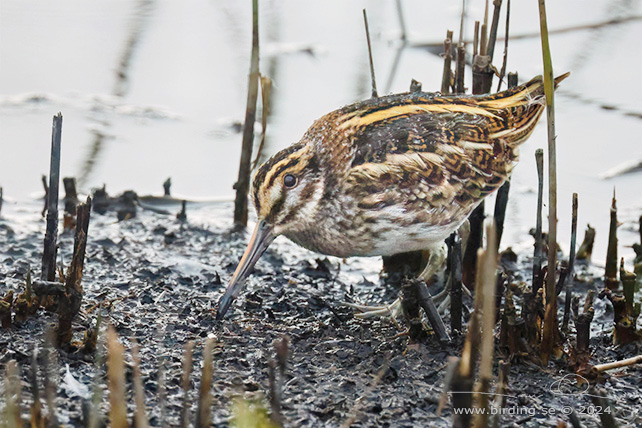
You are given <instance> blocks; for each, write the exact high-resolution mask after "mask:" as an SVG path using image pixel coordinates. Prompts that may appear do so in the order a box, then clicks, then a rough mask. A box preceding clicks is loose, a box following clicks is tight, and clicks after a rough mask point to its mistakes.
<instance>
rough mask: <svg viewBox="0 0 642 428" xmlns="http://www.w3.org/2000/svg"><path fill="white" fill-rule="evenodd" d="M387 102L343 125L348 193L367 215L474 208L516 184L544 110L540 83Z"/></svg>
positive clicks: (344, 119)
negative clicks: (510, 181)
mask: <svg viewBox="0 0 642 428" xmlns="http://www.w3.org/2000/svg"><path fill="white" fill-rule="evenodd" d="M563 77H565V76H562V77H561V78H563ZM561 78H558V81H559V80H561ZM556 83H557V82H556ZM385 98H387V99H385V100H380V101H379V102H378V103H375V102H374V101H376V100H374V101H369V102H368V103H365V104H364V105H362V106H361V107H360V108H356V109H353V110H352V111H348V112H343V114H342V115H341V116H339V117H337V118H336V120H337V121H338V125H337V128H338V129H339V130H341V129H343V130H345V132H346V133H348V134H349V138H350V142H351V143H350V144H348V145H346V146H349V147H351V148H352V150H351V156H350V157H349V160H350V165H349V168H348V169H347V171H346V177H347V179H346V185H347V186H348V189H347V191H349V192H351V193H352V194H354V195H360V196H359V198H361V206H362V208H372V209H377V208H382V207H384V206H386V205H390V204H393V203H395V201H397V202H398V201H399V200H403V201H406V203H408V204H422V205H424V206H425V207H426V208H431V207H432V208H439V209H443V208H444V207H446V206H448V205H451V204H453V203H456V204H457V205H459V206H461V207H462V208H465V209H468V208H470V207H472V206H474V205H475V204H476V203H477V202H479V201H480V200H481V199H483V198H484V197H485V196H487V195H488V194H489V193H491V192H492V191H493V190H495V189H497V188H498V187H499V186H501V184H502V183H503V182H504V180H505V179H506V178H507V177H508V175H509V174H510V171H511V170H512V167H513V163H514V161H516V160H517V151H516V149H517V146H519V145H520V144H521V143H523V142H524V141H525V140H526V139H527V138H528V137H529V136H530V135H531V133H532V131H533V129H534V127H535V125H536V124H537V121H538V119H539V117H540V116H541V113H542V111H543V106H544V96H543V84H542V79H541V78H540V77H537V78H535V79H533V80H531V81H530V82H528V83H525V84H524V85H521V86H518V87H516V88H512V89H510V90H507V91H504V92H501V93H498V94H493V95H488V96H439V95H434V94H423V93H415V94H405V95H394V96H391V97H385ZM344 144H345V140H344Z"/></svg>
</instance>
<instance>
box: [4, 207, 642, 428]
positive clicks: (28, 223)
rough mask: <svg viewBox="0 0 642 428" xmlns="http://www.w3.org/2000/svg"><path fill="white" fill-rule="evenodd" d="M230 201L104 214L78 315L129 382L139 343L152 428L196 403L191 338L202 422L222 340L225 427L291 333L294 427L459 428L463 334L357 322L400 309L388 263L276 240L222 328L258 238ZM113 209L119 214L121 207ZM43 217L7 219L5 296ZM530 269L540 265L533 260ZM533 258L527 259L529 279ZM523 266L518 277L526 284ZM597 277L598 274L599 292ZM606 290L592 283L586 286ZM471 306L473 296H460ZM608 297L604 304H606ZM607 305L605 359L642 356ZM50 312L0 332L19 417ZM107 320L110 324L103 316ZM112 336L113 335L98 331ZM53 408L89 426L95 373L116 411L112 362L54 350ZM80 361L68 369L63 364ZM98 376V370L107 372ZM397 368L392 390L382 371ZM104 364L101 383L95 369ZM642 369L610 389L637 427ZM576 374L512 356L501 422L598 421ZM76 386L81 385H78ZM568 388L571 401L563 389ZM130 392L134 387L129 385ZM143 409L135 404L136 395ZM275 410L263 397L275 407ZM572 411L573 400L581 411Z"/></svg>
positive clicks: (260, 384)
mask: <svg viewBox="0 0 642 428" xmlns="http://www.w3.org/2000/svg"><path fill="white" fill-rule="evenodd" d="M228 208H229V207H228V206H227V205H226V206H222V207H215V208H212V207H211V206H209V207H208V206H204V207H201V208H196V209H192V210H191V212H190V210H189V208H188V222H186V223H185V222H180V221H178V220H175V219H174V217H169V216H162V215H158V214H154V213H147V212H143V213H139V215H138V216H137V217H136V218H133V219H129V220H126V221H122V222H117V221H116V220H115V218H114V216H113V215H110V214H107V215H98V214H93V216H92V222H91V224H90V228H89V240H88V244H87V260H86V262H85V271H84V275H83V287H84V296H83V302H82V308H81V312H80V315H79V316H78V317H77V318H76V319H75V320H74V324H73V327H74V339H75V340H80V339H81V338H82V335H83V334H84V332H85V331H86V330H87V328H88V327H90V326H92V325H95V322H96V317H97V314H98V313H99V312H100V313H101V314H102V316H103V319H104V321H107V322H108V323H110V324H112V325H113V326H114V328H115V330H116V332H117V333H118V335H119V337H120V340H121V341H122V342H123V343H124V345H125V348H126V350H127V352H126V353H127V356H126V359H127V362H128V363H129V365H128V367H127V369H126V371H127V372H126V374H127V382H128V385H129V383H130V382H131V357H130V356H129V355H130V350H131V347H132V341H133V340H135V341H136V342H137V343H138V344H139V346H140V354H141V373H142V380H143V387H144V391H145V401H146V407H147V411H148V416H149V418H150V423H151V424H152V425H153V426H161V425H170V426H177V425H178V424H179V418H180V415H181V412H182V411H183V410H182V409H183V407H184V404H183V403H184V397H183V392H182V389H181V373H182V371H183V368H182V361H183V352H184V351H183V350H184V346H185V344H186V343H187V342H188V341H190V340H193V341H195V344H196V345H195V348H194V369H193V371H192V373H191V376H190V385H191V387H190V390H189V395H188V405H189V409H190V410H189V411H190V414H191V416H192V419H193V416H194V415H195V413H196V407H197V395H198V386H199V385H200V375H201V365H202V361H203V355H202V353H203V346H204V342H205V340H206V339H207V338H209V337H212V338H214V339H215V345H214V374H213V384H212V397H213V398H212V420H213V424H214V426H227V425H228V424H229V418H230V415H231V409H232V403H233V399H234V397H243V398H245V399H248V400H258V401H259V402H263V403H267V401H266V400H267V398H266V397H267V395H268V391H269V375H268V360H269V359H270V358H273V357H274V347H273V342H274V341H276V340H278V339H280V338H281V337H283V336H287V337H288V338H289V357H288V360H287V368H286V371H285V379H284V381H283V390H282V396H283V397H282V398H283V408H282V413H283V417H284V419H285V424H286V426H310V427H312V426H314V427H316V426H339V425H341V424H342V423H343V422H344V421H345V420H347V419H348V418H350V417H352V416H354V417H356V422H355V424H354V425H353V426H364V427H365V426H438V427H448V426H451V423H452V422H451V421H452V411H451V408H450V406H449V405H447V406H446V407H445V408H444V410H443V412H442V413H441V414H438V412H437V409H438V407H439V400H440V395H441V394H442V390H443V382H444V377H445V375H446V367H447V363H448V357H449V356H455V355H459V354H460V347H461V343H462V342H463V338H462V337H455V338H454V340H453V343H452V344H450V345H446V346H442V345H440V344H439V343H438V341H437V340H436V339H434V338H433V337H429V338H428V340H427V341H426V342H424V343H417V344H413V343H410V342H409V340H408V337H407V336H402V335H399V333H400V331H399V330H398V329H397V327H396V326H395V325H394V324H393V323H391V322H390V321H389V320H385V319H384V320H359V319H355V318H354V316H353V312H352V310H351V309H350V308H348V307H347V306H346V305H345V304H344V302H346V301H356V302H361V303H389V302H391V301H392V300H394V298H395V297H396V296H397V295H398V293H399V290H398V289H395V288H394V287H391V286H390V285H386V284H384V283H383V282H382V281H379V280H377V279H376V273H377V270H378V269H379V268H380V264H379V263H378V262H369V261H365V262H364V261H362V260H358V259H357V260H348V261H340V260H337V259H331V260H328V259H324V258H318V256H316V255H314V254H313V253H310V252H307V251H305V250H302V249H299V248H297V247H296V246H294V245H293V244H291V243H289V242H287V241H284V240H277V241H276V242H275V243H274V245H273V246H271V247H270V249H269V250H268V252H267V253H266V254H265V256H264V257H263V258H262V259H261V261H259V263H258V264H257V266H256V269H255V272H254V274H253V275H252V276H251V278H250V280H249V282H248V286H247V288H246V290H245V292H244V293H243V294H242V295H241V296H240V297H239V298H238V299H237V301H236V302H235V303H234V305H233V306H232V308H231V309H230V312H229V313H228V315H227V316H226V317H225V319H224V320H222V321H217V320H216V319H215V309H216V302H217V301H218V298H219V297H220V295H221V294H222V292H223V290H224V288H225V286H226V284H227V281H228V280H229V278H230V277H231V274H232V273H233V271H234V268H235V267H236V264H237V262H238V260H239V259H240V256H241V254H242V252H243V250H244V249H245V245H246V239H247V235H246V234H245V233H238V232H230V229H229V223H230V220H229V217H228V214H227V213H231V209H228ZM112 214H113V213H112ZM42 229H43V227H42V221H41V220H39V216H38V207H35V206H34V207H33V210H31V209H29V210H26V211H24V210H23V211H21V212H15V211H14V212H11V211H10V212H9V213H8V215H7V216H5V217H4V218H2V219H0V239H1V240H2V242H3V249H2V253H1V255H0V294H1V295H5V294H6V292H7V291H8V290H14V292H15V293H18V292H20V291H21V290H22V288H23V287H24V281H25V277H26V274H27V270H28V268H29V267H28V266H29V264H30V265H31V268H32V270H33V271H34V272H33V273H34V275H37V274H38V272H37V271H38V270H39V263H40V258H41V256H42V253H41V251H42V250H41V247H42V238H43V233H42ZM72 248H73V234H72V233H64V234H62V235H61V236H60V239H59V252H60V253H59V254H60V256H59V260H60V259H62V260H63V264H64V265H65V266H67V265H68V262H69V261H70V260H71V252H72V251H71V250H72ZM522 258H523V259H524V261H523V265H524V266H528V264H529V263H528V259H527V258H525V257H520V261H521V259H522ZM521 265H522V263H520V264H518V266H520V267H519V270H521V269H524V268H523V267H521ZM528 275H529V274H528V273H526V272H522V273H519V272H518V273H516V274H515V276H514V278H515V281H519V280H523V279H524V278H526V277H528ZM588 283H589V282H588V281H587V284H588ZM589 286H592V287H596V288H597V287H600V288H601V285H599V284H594V283H592V284H591V285H586V287H589ZM464 301H465V303H466V304H467V305H468V306H469V307H470V304H471V302H470V301H468V300H464ZM596 302H600V300H599V299H597V300H596ZM608 311H609V307H608V305H607V304H604V305H602V306H598V305H596V318H595V319H596V321H597V322H595V323H594V327H595V326H597V327H596V331H595V334H594V335H593V336H592V339H591V347H592V349H594V354H593V356H592V361H593V362H595V363H601V362H607V361H614V360H619V359H622V358H628V357H631V356H634V355H638V354H640V353H642V347H641V346H640V344H639V343H638V344H630V345H626V346H621V347H613V346H612V345H611V343H610V341H611V340H612V336H611V326H612V315H610V314H609V312H608ZM55 323H56V317H55V315H53V314H49V313H46V312H45V311H44V310H42V309H40V310H39V311H38V313H37V314H36V315H35V316H32V317H30V318H28V319H27V320H26V321H25V322H22V323H20V322H14V326H13V327H12V328H9V329H2V330H1V333H2V334H0V362H1V363H2V365H3V366H4V365H5V364H6V363H7V362H8V361H9V360H12V359H13V360H16V361H17V362H18V364H19V366H20V368H21V378H22V380H23V382H22V384H23V385H22V386H23V397H24V400H23V409H26V408H27V406H28V405H29V404H30V402H31V401H32V400H33V398H32V397H33V395H32V390H31V385H30V383H29V381H28V379H29V371H30V366H31V356H32V354H33V350H34V347H36V346H37V347H38V348H40V355H41V358H40V360H43V361H41V370H40V372H39V379H40V385H42V382H43V375H42V364H44V358H43V357H42V355H43V347H44V336H45V331H46V330H47V328H48V327H49V326H50V325H52V324H55ZM105 324H106V323H105ZM101 336H102V335H101ZM55 355H56V359H55V360H56V361H55V362H54V363H53V366H54V367H55V374H54V379H55V381H54V384H55V385H56V412H57V415H58V418H59V421H60V422H61V423H62V424H64V425H65V426H81V425H82V420H83V411H82V408H83V401H84V400H85V399H87V398H88V393H87V392H86V391H85V392H83V389H82V388H81V387H79V386H78V385H77V383H79V384H81V385H84V386H86V387H87V388H88V390H91V388H92V385H93V384H94V379H96V378H98V379H99V380H100V382H99V385H100V388H101V389H103V399H102V402H101V405H102V408H103V411H104V412H105V414H107V409H108V399H107V397H108V392H107V391H106V381H105V377H104V376H105V374H104V373H105V367H104V362H103V363H99V364H98V365H97V364H96V360H95V358H94V355H93V354H90V355H85V354H82V353H81V352H75V353H74V352H71V353H68V352H64V351H57V352H56V353H55ZM161 366H162V367H163V373H164V379H165V381H164V389H165V391H166V392H165V395H166V399H165V400H164V407H165V410H164V412H165V413H164V416H162V417H163V418H164V419H163V420H161V404H162V403H161V400H160V398H159V396H160V394H159V390H160V385H159V367H161ZM67 367H68V368H67ZM97 367H98V368H97ZM382 367H384V368H386V369H385V371H384V372H383V375H382V377H381V379H380V381H378V382H376V384H375V385H373V378H374V377H375V376H377V374H379V372H380V371H381V369H382ZM97 370H98V377H96V375H97ZM641 370H642V369H640V367H639V366H633V367H629V368H626V369H623V370H622V371H620V372H619V373H613V374H612V375H610V376H609V375H607V376H606V378H605V382H606V383H605V384H604V385H603V387H604V388H605V389H606V391H607V393H608V396H609V398H610V400H611V403H612V405H613V408H614V411H616V412H617V413H616V415H617V416H618V418H620V420H621V421H627V422H628V423H630V424H632V425H635V424H636V423H640V415H639V414H638V413H636V412H639V408H640V405H642V397H641V394H640V387H642V385H641V382H642V380H641V379H642V376H641V374H642V371H641ZM570 374H571V373H570V372H569V371H568V369H567V365H566V364H564V363H562V362H559V363H557V362H553V363H551V364H550V365H549V367H548V368H546V369H542V368H540V367H537V366H535V365H533V364H532V363H529V362H528V360H527V359H520V360H516V361H514V362H513V364H512V367H511V370H510V374H509V382H508V386H509V387H508V392H507V395H508V397H507V402H506V403H507V404H506V407H507V408H511V409H514V411H515V412H521V413H519V414H514V415H507V416H504V417H503V419H502V421H503V424H504V425H507V426H511V424H513V425H512V426H533V427H536V426H551V425H556V423H557V421H558V420H565V421H568V415H566V414H564V412H565V411H566V410H565V409H569V408H571V407H572V408H574V409H576V411H577V413H578V417H579V419H580V420H581V421H582V423H584V424H588V425H594V424H595V423H596V422H597V421H598V420H599V417H598V415H596V414H590V413H589V411H585V412H584V413H581V412H580V411H579V410H582V406H584V410H586V409H589V408H590V407H589V406H591V405H592V404H591V401H590V397H588V396H586V394H584V393H583V392H584V389H583V387H581V386H577V383H576V382H575V381H574V380H573V379H571V377H569V375H570ZM74 381H77V383H74ZM555 382H558V383H559V382H564V384H563V385H564V388H563V391H562V392H563V393H561V392H560V391H557V390H555V388H554V387H553V386H552V385H554V383H555ZM128 389H129V387H128ZM128 402H129V403H130V404H129V412H130V414H131V413H132V412H133V400H128ZM265 405H266V406H267V404H265ZM569 406H570V407H569Z"/></svg>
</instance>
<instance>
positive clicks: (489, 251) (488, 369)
mask: <svg viewBox="0 0 642 428" xmlns="http://www.w3.org/2000/svg"><path fill="white" fill-rule="evenodd" d="M478 261H479V266H480V271H481V272H480V279H481V283H482V284H481V291H482V294H483V299H482V336H481V355H480V358H481V359H480V362H479V384H480V387H479V392H480V394H479V400H477V402H478V403H479V407H480V408H482V409H486V411H484V412H482V413H481V414H479V415H478V416H479V420H478V424H477V426H487V425H488V415H489V414H490V405H489V403H488V391H489V389H490V383H491V381H492V378H493V360H494V355H495V335H494V332H495V316H496V314H495V303H496V299H495V287H496V284H497V242H496V232H495V223H494V222H493V221H492V219H491V221H487V222H486V248H485V249H484V250H483V252H482V253H481V258H478Z"/></svg>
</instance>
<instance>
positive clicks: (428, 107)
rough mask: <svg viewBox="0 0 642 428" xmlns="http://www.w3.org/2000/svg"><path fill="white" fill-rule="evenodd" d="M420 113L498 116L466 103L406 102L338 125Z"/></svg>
mask: <svg viewBox="0 0 642 428" xmlns="http://www.w3.org/2000/svg"><path fill="white" fill-rule="evenodd" d="M363 113H367V111H363ZM421 113H467V114H472V115H478V116H486V117H491V118H499V117H498V116H497V115H495V114H493V113H491V112H489V111H488V110H485V109H483V108H480V107H475V106H470V105H466V104H408V105H401V106H394V107H390V108H387V109H383V110H378V111H375V112H374V113H370V114H366V115H365V116H356V117H352V118H350V119H348V120H346V121H345V122H343V123H342V124H341V125H339V129H346V128H348V129H349V128H352V127H356V128H359V127H362V126H367V125H371V124H373V123H376V122H381V121H383V120H386V119H392V118H395V117H398V116H403V115H410V114H421Z"/></svg>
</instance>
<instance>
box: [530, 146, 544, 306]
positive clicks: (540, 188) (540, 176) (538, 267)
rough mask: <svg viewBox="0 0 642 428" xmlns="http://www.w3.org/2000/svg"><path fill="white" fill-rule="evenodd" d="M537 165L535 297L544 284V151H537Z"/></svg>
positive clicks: (534, 254)
mask: <svg viewBox="0 0 642 428" xmlns="http://www.w3.org/2000/svg"><path fill="white" fill-rule="evenodd" d="M535 163H536V164H537V211H536V212H535V216H536V223H535V247H534V250H533V281H532V285H531V286H532V289H533V295H536V294H537V290H539V289H540V287H541V282H542V277H541V275H542V204H543V199H544V151H543V150H542V149H537V150H535Z"/></svg>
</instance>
